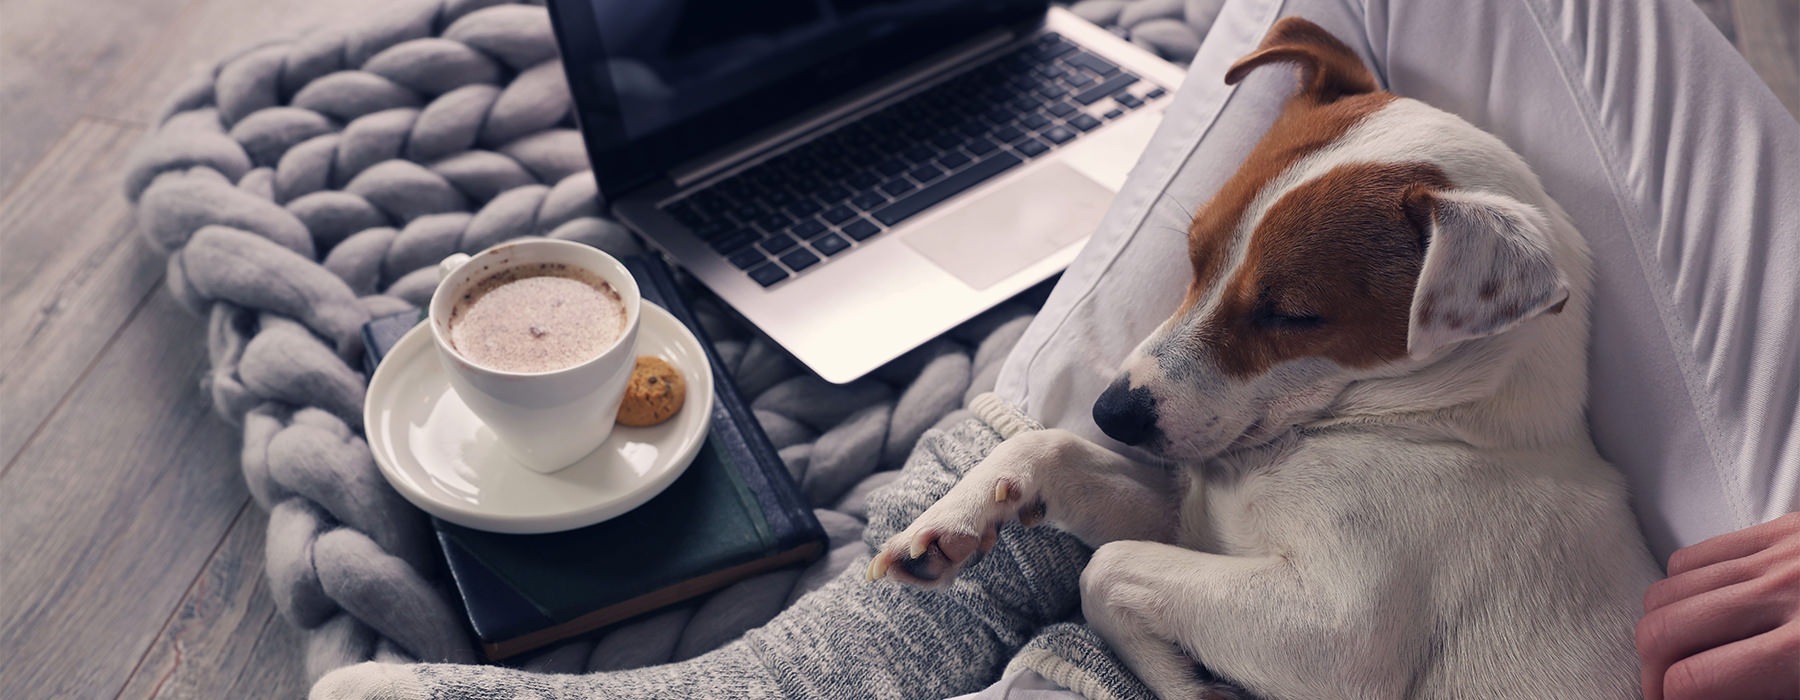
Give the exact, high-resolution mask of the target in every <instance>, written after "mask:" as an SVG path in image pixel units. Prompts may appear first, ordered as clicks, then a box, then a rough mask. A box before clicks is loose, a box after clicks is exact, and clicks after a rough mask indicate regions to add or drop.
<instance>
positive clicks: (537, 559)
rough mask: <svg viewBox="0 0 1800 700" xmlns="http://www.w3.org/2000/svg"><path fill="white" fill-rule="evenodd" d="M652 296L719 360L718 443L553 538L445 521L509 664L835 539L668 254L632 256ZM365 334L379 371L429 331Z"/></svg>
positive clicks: (807, 555)
mask: <svg viewBox="0 0 1800 700" xmlns="http://www.w3.org/2000/svg"><path fill="white" fill-rule="evenodd" d="M623 262H624V263H625V266H626V267H627V268H629V269H630V270H631V272H632V274H633V275H634V276H635V277H636V278H637V281H638V286H639V287H640V288H641V289H642V292H643V296H644V298H645V299H648V300H650V301H652V302H654V303H656V304H657V305H658V306H661V307H663V308H665V309H668V310H669V313H671V314H673V315H674V316H675V318H676V319H678V320H680V321H681V322H682V323H683V324H685V325H687V327H688V328H689V329H690V330H692V331H693V332H694V335H695V336H697V337H699V338H700V345H701V347H703V348H705V349H706V355H707V361H708V362H710V363H711V364H712V370H713V377H714V379H715V381H714V382H713V386H714V392H715V394H716V395H715V396H714V400H713V415H712V426H711V435H709V436H708V437H707V440H706V444H705V445H704V446H703V447H701V449H700V453H699V455H698V456H697V457H695V458H694V463H693V464H692V465H690V466H689V467H688V468H687V471H686V472H683V473H682V475H681V477H680V478H677V479H676V480H675V482H674V483H672V484H670V485H669V487H668V489H666V490H664V491H663V492H662V493H661V494H658V495H657V496H656V497H655V498H653V499H650V501H648V502H646V503H645V504H644V505H641V506H638V507H637V508H635V509H633V510H632V511H630V512H628V513H626V514H624V515H621V516H619V517H617V518H614V519H612V520H608V521H606V522H603V523H600V524H598V525H593V526H589V527H585V528H581V529H578V530H570V531H567V532H558V533H550V534H543V535H501V534H495V533H491V532H482V531H479V530H471V529H468V528H465V527H461V526H458V525H454V524H451V523H446V522H443V521H438V520H434V521H433V524H434V526H435V527H436V529H437V535H438V542H439V544H440V545H441V546H442V548H443V552H444V562H445V565H446V566H447V568H448V569H449V571H450V575H451V578H452V579H453V580H454V581H455V583H456V591H457V594H458V596H459V597H460V598H461V600H462V604H463V608H464V609H465V610H466V611H467V613H468V617H469V623H470V626H471V627H472V628H473V629H474V632H475V636H476V637H477V638H478V640H479V641H480V643H481V647H482V649H483V650H484V651H485V652H486V654H487V656H488V658H489V659H492V660H500V659H504V658H507V657H510V656H514V655H516V654H520V653H523V652H526V651H530V650H532V649H536V648H539V647H542V646H545V645H548V644H552V643H555V642H558V641H561V640H564V639H568V638H570V637H574V636H577V635H580V634H585V633H588V632H592V631H594V630H597V629H600V628H603V627H606V626H608V625H611V624H613V623H616V622H619V621H622V620H625V619H628V618H632V617H636V616H638V615H641V614H644V613H647V612H651V611H654V610H657V609H659V608H663V607H666V606H668V605H671V604H674V603H677V602H680V601H683V600H687V599H689V598H693V597H695V596H699V595H702V594H705V593H708V592H711V591H714V590H718V589H720V588H723V587H725V586H727V585H729V584H732V583H735V582H737V581H741V580H743V579H746V578H749V577H751V576H754V575H756V574H759V573H763V572H765V571H769V570H773V569H776V568H780V567H783V566H789V565H795V564H800V563H804V562H808V561H811V560H813V559H816V558H818V557H819V556H820V555H821V554H823V553H824V551H825V544H826V542H825V532H824V530H823V529H822V528H821V527H820V526H819V521H818V519H817V518H815V517H814V516H813V513H812V509H811V508H810V507H808V506H807V503H806V500H805V498H804V497H803V496H802V495H801V493H800V489H799V486H798V485H796V484H795V483H794V480H793V478H792V477H790V476H789V475H788V472H787V467H786V466H784V465H783V464H782V462H781V459H780V458H779V457H778V456H776V454H775V449H774V447H773V446H771V445H770V444H769V439H768V437H767V436H766V435H764V434H763V432H762V427H761V426H760V425H758V424H757V422H756V419H755V417H754V416H752V415H751V413H750V407H749V405H748V404H747V403H746V402H745V401H744V399H743V397H742V396H741V395H740V394H738V392H737V388H736V386H735V385H734V384H733V383H732V382H731V377H730V375H729V374H727V373H726V372H725V368H724V367H723V366H722V365H721V364H720V363H719V358H718V357H717V355H715V354H714V352H713V348H712V344H711V343H710V342H708V341H707V339H706V336H705V334H704V333H703V332H702V331H701V328H700V326H699V324H697V323H695V322H694V318H693V315H692V312H691V311H690V310H689V309H688V308H687V305H686V302H684V301H683V300H682V298H681V296H680V294H679V292H678V290H677V289H676V287H675V283H674V280H673V278H672V277H671V276H670V274H669V269H668V266H667V265H666V264H664V263H663V262H662V260H661V259H660V258H655V257H650V256H638V257H633V258H627V259H625V260H624V261H623ZM417 321H418V316H417V314H412V313H407V314H399V315H395V316H388V317H383V318H379V319H375V320H374V321H371V322H369V324H368V325H367V326H365V327H364V329H363V335H364V341H365V347H366V348H367V350H368V353H367V357H366V358H365V361H366V362H367V363H368V364H369V366H370V367H371V368H372V367H374V365H375V364H376V363H378V362H379V359H380V357H381V356H382V355H383V354H385V353H386V352H387V350H388V349H390V348H392V347H393V345H394V343H396V342H399V340H400V337H401V336H402V335H404V334H405V333H406V331H407V330H409V329H411V328H412V326H413V325H414V324H415V323H417Z"/></svg>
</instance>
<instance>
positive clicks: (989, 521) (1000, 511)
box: [868, 478, 1046, 587]
mask: <svg viewBox="0 0 1800 700" xmlns="http://www.w3.org/2000/svg"><path fill="white" fill-rule="evenodd" d="M983 481H985V482H986V483H985V484H984V483H982V482H983ZM1045 514H1046V510H1045V507H1044V501H1043V499H1042V498H1040V497H1039V496H1038V494H1037V493H1036V489H1033V488H1030V486H1029V484H1028V482H1027V480H1025V479H1022V478H994V479H987V480H982V479H975V480H964V481H963V482H961V483H958V484H957V485H956V487H955V488H952V489H951V490H950V493H948V494H945V496H944V498H943V499H941V500H939V501H938V502H937V503H935V504H932V506H931V507H930V508H927V509H926V510H925V512H924V513H923V514H921V515H920V516H919V518H918V519H917V520H914V521H913V523H912V525H910V526H908V527H907V528H906V529H905V530H903V531H901V532H900V533H899V534H897V535H894V536H893V537H891V538H889V539H888V541H887V542H886V543H885V544H883V545H882V546H881V549H880V551H878V552H876V553H875V559H874V560H873V561H871V562H869V572H868V578H869V580H871V581H874V580H877V579H881V578H885V577H889V576H892V577H893V578H894V579H896V580H898V581H901V582H904V583H910V584H913V585H917V586H927V587H935V586H942V585H946V584H948V583H949V582H950V581H953V580H955V578H956V575H957V573H959V572H961V571H962V569H963V567H964V566H966V565H967V564H968V563H969V562H970V561H971V560H972V559H973V558H974V557H975V555H976V554H977V553H983V552H987V551H988V550H991V549H993V548H994V543H995V542H996V541H997V540H998V538H999V532H1000V526H1001V525H1004V524H1006V523H1008V522H1011V521H1012V520H1018V521H1020V522H1022V523H1024V524H1026V525H1035V524H1037V523H1039V522H1042V521H1043V519H1044V516H1045Z"/></svg>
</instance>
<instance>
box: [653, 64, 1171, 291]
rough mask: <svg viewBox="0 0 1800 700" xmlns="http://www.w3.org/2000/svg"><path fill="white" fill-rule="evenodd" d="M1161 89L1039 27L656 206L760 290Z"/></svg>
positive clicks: (1100, 122) (1083, 131)
mask: <svg viewBox="0 0 1800 700" xmlns="http://www.w3.org/2000/svg"><path fill="white" fill-rule="evenodd" d="M1145 88H1148V89H1145ZM1163 95H1164V91H1163V89H1162V88H1158V87H1155V86H1150V85H1147V84H1140V82H1139V78H1138V76H1136V75H1133V74H1132V73H1130V72H1129V71H1126V70H1124V69H1122V68H1120V67H1118V66H1116V65H1114V64H1113V63H1112V62H1110V61H1107V60H1106V59H1104V58H1101V57H1099V56H1096V55H1094V54H1091V53H1088V52H1087V51H1084V50H1082V49H1081V48H1080V47H1078V46H1076V45H1075V44H1072V43H1070V42H1069V41H1068V40H1066V39H1063V38H1062V37H1061V36H1058V35H1056V34H1046V35H1044V36H1042V37H1039V38H1038V39H1037V40H1036V41H1035V42H1033V43H1030V44H1026V45H1024V46H1022V47H1019V48H1017V49H1014V50H1013V51H1011V52H1010V53H1008V54H1005V55H1003V56H1001V57H999V58H997V59H995V60H993V61H991V62H988V63H986V64H983V65H981V66H979V67H977V68H974V69H972V70H970V71H968V72H965V73H963V74H961V75H958V76H956V77H955V78H952V79H950V80H948V81H946V82H944V83H941V84H938V85H935V86H933V87H931V88H930V89H927V90H925V91H923V92H920V93H918V94H916V95H913V96H911V97H908V98H907V99H905V100H902V101H900V102H897V103H894V104H893V105H890V106H888V107H885V108H883V109H881V110H879V111H876V112H874V113H871V114H869V115H868V116H865V117H863V118H862V119H859V120H858V121H856V122H853V123H851V124H849V125H847V126H845V127H843V128H840V129H838V130H836V131H833V132H831V133H829V134H826V135H825V136H823V137H820V138H818V139H816V140H813V141H810V142H807V143H805V144H802V145H800V146H798V147H796V148H794V149H792V150H789V151H787V152H786V153H782V154H780V155H777V156H775V157H773V158H770V159H769V160H766V161H764V162H762V163H759V164H757V165H755V166H752V167H750V168H749V169H746V170H744V171H742V172H739V173H737V174H735V175H733V176H731V177H729V178H726V179H724V180H720V181H718V182H716V183H714V184H712V185H710V186H708V187H706V188H704V189H701V190H697V191H695V192H692V193H690V194H688V195H687V196H686V197H685V198H683V199H680V200H676V201H674V202H671V203H669V204H666V205H664V206H663V210H664V211H665V212H667V213H668V214H669V215H670V216H672V217H674V218H675V219H676V220H677V221H680V222H681V223H682V224H683V225H685V226H687V227H688V228H690V229H692V230H693V231H694V232H695V233H696V234H697V235H699V236H700V237H701V238H702V239H704V240H705V241H706V242H707V244H708V245H710V246H712V249H713V250H714V251H716V252H718V253H719V254H720V255H722V256H725V258H726V259H727V260H729V261H731V264H732V265H735V266H737V268H738V269H740V270H743V271H744V273H745V274H747V275H749V276H750V278H751V279H753V280H755V281H756V283H757V284H760V285H762V286H764V287H769V286H772V285H775V284H778V283H780V282H782V281H783V280H787V279H789V278H791V277H793V276H795V275H798V274H800V273H802V272H805V271H807V270H809V269H813V268H815V267H816V266H818V265H820V264H823V263H825V262H827V261H829V260H831V259H832V258H833V257H834V256H837V255H840V254H842V253H844V252H845V251H848V250H851V249H853V248H856V247H857V246H859V245H862V244H864V243H865V242H868V241H869V240H870V239H872V238H874V237H876V236H878V235H880V234H881V233H882V232H884V231H887V230H888V229H890V228H893V227H895V226H898V225H900V224H901V223H902V222H905V221H906V220H907V219H909V218H911V217H913V216H915V215H917V214H919V213H920V212H923V211H925V210H927V209H929V208H931V207H932V206H934V205H936V204H938V203H940V202H943V201H944V200H946V199H949V198H951V197H953V196H955V195H957V194H958V193H961V192H963V191H965V190H968V189H969V188H972V187H975V186H976V185H979V184H981V183H983V182H985V181H987V180H989V179H992V178H993V177H995V176H997V175H1000V174H1001V173H1004V172H1006V171H1008V170H1011V169H1012V168H1015V167H1018V166H1019V165H1022V164H1024V163H1026V162H1028V161H1030V160H1032V159H1034V158H1039V157H1042V156H1043V155H1044V154H1046V153H1049V152H1051V151H1053V150H1055V149H1057V148H1059V147H1061V146H1063V145H1066V144H1068V143H1071V142H1074V141H1076V140H1078V139H1080V138H1081V137H1082V135H1083V134H1086V133H1087V132H1090V131H1093V130H1094V129H1097V128H1099V127H1101V126H1102V125H1103V124H1105V122H1106V121H1108V120H1112V119H1117V118H1119V117H1122V116H1124V115H1125V114H1126V113H1127V112H1129V111H1131V110H1134V109H1137V108H1139V107H1142V106H1144V105H1145V104H1146V103H1147V102H1148V101H1153V100H1156V99H1158V98H1161V97H1163Z"/></svg>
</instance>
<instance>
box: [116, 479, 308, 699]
mask: <svg viewBox="0 0 1800 700" xmlns="http://www.w3.org/2000/svg"><path fill="white" fill-rule="evenodd" d="M268 526H269V517H268V515H267V514H265V513H263V511H262V509H261V508H260V507H259V506H257V505H256V504H255V503H254V502H251V501H249V500H246V501H245V502H244V504H243V505H242V507H241V508H240V510H239V513H238V516H237V519H236V520H235V521H234V522H233V523H232V525H231V530H230V532H228V533H227V534H226V535H225V541H224V543H223V544H221V545H220V546H219V548H218V550H217V551H215V552H213V555H212V558H211V559H209V560H208V561H207V562H206V568H205V569H204V570H203V571H201V572H200V575H199V576H198V577H197V578H195V579H194V583H193V585H192V586H189V587H188V590H187V595H186V596H185V597H183V598H182V600H181V602H180V604H179V605H177V606H176V608H175V614H174V616H173V617H171V618H170V619H169V622H168V624H167V625H165V626H164V627H163V629H162V631H161V632H160V633H159V634H158V635H157V637H156V640H155V642H154V643H153V644H152V645H151V647H150V650H149V651H148V652H146V653H145V655H144V658H143V660H142V661H140V662H139V663H138V665H137V669H136V670H135V671H134V672H133V673H132V675H131V678H130V679H128V680H127V681H126V684H125V688H124V689H123V690H122V691H121V692H120V693H119V697H120V698H162V699H169V700H172V699H176V698H249V697H256V698H299V697H305V696H306V690H307V684H306V679H305V677H304V674H303V673H302V671H301V658H302V657H303V650H302V649H301V642H300V636H299V632H298V631H297V630H295V629H293V627H292V626H291V625H289V624H288V623H287V621H286V620H284V619H282V618H281V616H280V614H279V613H278V612H277V611H276V609H275V602H274V600H273V599H272V598H270V592H269V585H268V582H267V580H266V579H265V578H264V576H263V539H264V531H265V530H267V529H268Z"/></svg>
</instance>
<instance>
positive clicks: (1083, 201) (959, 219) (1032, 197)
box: [902, 162, 1113, 290]
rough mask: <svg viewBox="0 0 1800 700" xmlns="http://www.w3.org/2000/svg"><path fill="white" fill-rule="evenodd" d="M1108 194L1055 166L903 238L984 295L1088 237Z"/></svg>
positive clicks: (981, 197) (971, 202)
mask: <svg viewBox="0 0 1800 700" xmlns="http://www.w3.org/2000/svg"><path fill="white" fill-rule="evenodd" d="M1112 198H1113V192H1112V190H1110V189H1107V188H1106V187H1103V186H1101V185H1100V183H1097V182H1094V181H1093V180H1091V179H1089V178H1088V176H1086V175H1083V174H1081V173H1079V172H1076V171H1075V169H1074V168H1071V167H1069V166H1067V165H1064V164H1062V163H1057V162H1052V163H1049V164H1047V165H1046V166H1044V167H1042V168H1039V169H1037V170H1036V171H1034V172H1032V173H1031V174H1029V175H1026V176H1024V177H1021V178H1018V179H1016V180H1013V181H1011V182H1008V183H1006V184H1005V185H1002V186H1000V187H997V188H994V189H991V190H987V191H984V192H981V193H980V194H978V195H977V196H976V197H974V198H972V199H970V200H969V201H968V202H966V203H962V204H961V206H958V207H956V208H955V209H954V210H952V211H950V212H948V213H946V214H944V215H943V216H939V217H936V218H934V219H932V220H931V221H930V222H929V223H926V224H925V225H924V226H923V227H920V228H919V229H917V230H914V231H909V232H907V233H906V235H905V236H903V237H902V240H904V241H906V244H907V245H910V246H912V248H913V249H914V250H917V251H919V253H921V254H923V255H924V256H925V257H926V258H927V259H929V260H931V262H933V263H936V264H937V266H938V267H942V268H944V269H945V270H946V271H948V272H949V273H950V274H952V275H955V276H956V278H957V279H959V280H962V282H963V284H966V285H969V286H970V287H973V288H975V289H978V290H979V289H987V288H988V287H991V286H993V285H994V284H995V283H998V282H999V281H1001V280H1004V279H1006V278H1007V277H1011V276H1012V275H1013V273H1016V272H1018V271H1020V270H1023V269H1025V268H1026V267H1029V266H1031V264H1032V263H1036V262H1038V261H1040V260H1043V259H1044V258H1046V257H1049V256H1050V255H1051V254H1052V253H1055V252H1056V251H1059V250H1062V249H1063V248H1065V247H1067V246H1068V245H1069V244H1071V243H1074V242H1076V241H1078V240H1081V237H1082V236H1086V235H1088V234H1090V233H1093V232H1094V229H1095V228H1096V227H1098V226H1099V225H1100V218H1101V217H1102V216H1104V215H1105V214H1106V208H1107V206H1108V205H1110V204H1112Z"/></svg>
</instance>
